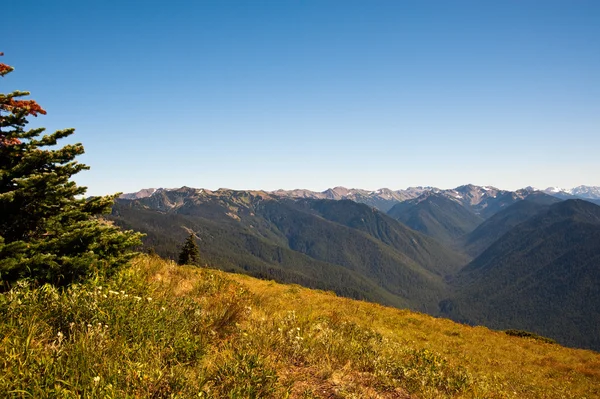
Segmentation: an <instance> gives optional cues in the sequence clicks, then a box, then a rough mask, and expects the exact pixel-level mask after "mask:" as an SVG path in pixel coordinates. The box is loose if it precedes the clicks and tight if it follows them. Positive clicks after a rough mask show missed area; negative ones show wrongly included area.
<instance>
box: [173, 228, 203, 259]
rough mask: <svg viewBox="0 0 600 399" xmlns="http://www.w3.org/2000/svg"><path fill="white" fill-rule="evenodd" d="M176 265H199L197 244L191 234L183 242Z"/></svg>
mask: <svg viewBox="0 0 600 399" xmlns="http://www.w3.org/2000/svg"><path fill="white" fill-rule="evenodd" d="M177 263H178V264H180V265H198V264H200V252H199V251H198V244H196V238H195V237H194V234H193V233H192V234H190V235H189V236H188V238H187V239H186V240H185V243H184V244H183V247H182V248H181V252H180V253H179V260H178V261H177Z"/></svg>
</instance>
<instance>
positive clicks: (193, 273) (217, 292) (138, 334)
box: [0, 256, 600, 398]
mask: <svg viewBox="0 0 600 399" xmlns="http://www.w3.org/2000/svg"><path fill="white" fill-rule="evenodd" d="M0 315H1V317H2V321H1V324H0V338H1V342H0V362H1V363H0V364H1V365H2V371H1V372H0V392H3V393H5V396H7V397H14V398H31V397H33V398H46V397H47V398H50V397H52V398H54V397H58V398H78V397H83V398H93V397H106V398H142V397H154V398H192V397H197V398H286V397H288V398H406V397H411V396H415V397H419V398H443V397H458V398H463V397H464V398H594V397H598V396H600V388H598V387H599V386H600V355H599V354H597V353H595V352H591V351H584V350H574V349H567V348H563V347H560V346H559V345H556V344H551V343H546V342H543V341H540V340H539V339H533V338H528V337H519V336H511V335H507V334H505V333H502V332H496V331H490V330H488V329H486V328H482V327H476V328H473V327H468V326H463V325H460V324H456V323H453V322H451V321H448V320H444V319H436V318H432V317H430V316H426V315H422V314H418V313H413V312H409V311H406V310H399V309H393V308H386V307H383V306H380V305H376V304H370V303H366V302H360V301H353V300H349V299H345V298H338V297H336V296H335V295H333V294H331V293H327V292H320V291H314V290H308V289H304V288H302V287H299V286H295V285H281V284H277V283H274V282H271V281H263V280H257V279H253V278H250V277H247V276H242V275H232V274H227V273H224V272H220V271H216V270H209V269H197V268H192V267H180V266H176V265H174V264H173V263H169V262H165V261H162V260H160V259H158V258H153V257H146V256H144V257H140V258H138V259H136V260H135V261H133V262H132V266H131V267H130V268H128V269H127V270H125V271H124V272H123V273H121V274H120V275H119V276H117V277H116V278H113V279H112V280H110V281H104V280H102V279H97V280H96V281H94V282H90V283H88V284H85V285H77V286H73V287H72V288H70V289H68V290H66V291H62V292H61V291H58V290H56V289H54V288H52V287H50V286H44V287H41V288H36V289H33V288H32V287H29V286H28V285H26V284H22V285H20V286H18V287H15V289H13V290H12V291H11V292H8V293H5V294H3V295H1V296H0Z"/></svg>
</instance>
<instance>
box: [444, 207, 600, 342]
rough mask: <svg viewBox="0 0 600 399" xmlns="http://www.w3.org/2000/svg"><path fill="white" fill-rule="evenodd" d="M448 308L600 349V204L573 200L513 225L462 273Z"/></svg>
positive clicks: (458, 315) (467, 318)
mask: <svg viewBox="0 0 600 399" xmlns="http://www.w3.org/2000/svg"><path fill="white" fill-rule="evenodd" d="M454 284H455V286H456V293H455V294H454V296H453V297H452V298H451V299H449V300H446V301H443V302H442V303H441V308H442V311H443V313H444V314H445V315H447V316H449V317H452V318H453V319H455V320H459V321H462V322H467V323H470V324H485V325H488V326H490V327H493V328H516V329H527V330H531V331H533V332H536V333H539V334H542V335H545V336H550V337H552V338H555V339H556V340H558V341H559V342H561V343H563V344H566V345H575V346H583V347H586V348H593V349H596V350H600V330H599V327H598V326H600V289H599V287H600V206H597V205H594V204H592V203H591V202H587V201H583V200H567V201H564V202H560V203H557V204H554V205H552V206H550V207H549V208H548V209H547V210H546V211H545V212H542V213H540V214H538V215H537V216H534V217H532V218H530V219H529V220H526V221H525V222H523V223H521V224H519V225H517V226H516V227H514V228H512V229H511V230H510V231H509V232H507V233H506V234H504V235H503V236H502V237H501V238H500V239H499V240H497V241H496V242H495V243H494V244H492V245H491V246H490V247H489V248H488V249H486V250H485V251H484V252H483V253H482V254H481V255H479V256H478V257H477V258H476V259H474V260H473V261H472V262H471V263H470V264H469V265H468V266H466V267H465V268H464V269H463V270H462V271H461V272H460V273H459V274H458V275H457V277H456V278H455V280H454Z"/></svg>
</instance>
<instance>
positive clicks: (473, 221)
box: [388, 194, 483, 244]
mask: <svg viewBox="0 0 600 399" xmlns="http://www.w3.org/2000/svg"><path fill="white" fill-rule="evenodd" d="M388 215H389V216H391V217H393V218H394V219H396V220H398V221H400V222H402V223H403V224H405V225H406V226H408V227H410V228H411V229H414V230H416V231H419V232H421V233H423V234H426V235H428V236H430V237H433V238H435V239H436V240H438V241H439V242H442V243H445V244H452V243H453V242H454V241H455V240H456V239H457V238H459V237H462V236H464V235H465V234H467V233H470V232H471V231H473V230H474V229H475V228H476V227H477V226H479V225H480V224H481V222H483V218H481V217H480V216H478V215H476V214H475V212H473V211H472V210H469V209H467V208H466V207H464V206H463V205H461V204H460V203H459V202H458V201H456V200H453V199H450V198H448V197H445V196H442V195H439V194H426V195H425V196H424V197H419V198H417V199H414V200H408V201H404V202H401V203H399V204H397V205H395V206H394V207H393V208H392V209H390V210H389V211H388Z"/></svg>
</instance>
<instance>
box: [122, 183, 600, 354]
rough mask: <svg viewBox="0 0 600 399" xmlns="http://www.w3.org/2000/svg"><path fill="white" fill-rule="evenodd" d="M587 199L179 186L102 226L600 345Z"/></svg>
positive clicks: (286, 275)
mask: <svg viewBox="0 0 600 399" xmlns="http://www.w3.org/2000/svg"><path fill="white" fill-rule="evenodd" d="M565 198H568V199H567V200H565ZM573 198H575V199H573ZM582 198H585V200H584V199H582ZM598 201H600V189H599V188H598V187H590V186H580V187H576V188H574V189H571V190H553V189H547V190H544V191H543V192H542V191H537V190H535V189H533V188H532V187H527V188H524V189H521V190H518V191H515V192H512V191H507V190H499V189H496V188H494V187H480V186H474V185H464V186H460V187H457V188H455V189H449V190H440V189H437V188H433V187H413V188H409V189H407V190H398V191H392V190H388V189H381V190H376V191H368V190H359V189H345V188H343V187H336V188H333V189H329V190H326V191H324V192H320V193H318V192H312V191H308V190H293V191H283V190H278V191H275V192H265V191H234V190H227V189H219V190H216V191H210V190H204V189H193V188H188V187H182V188H180V189H174V190H169V189H158V190H154V189H147V190H143V191H141V192H138V193H134V194H127V195H123V196H122V197H121V199H119V200H118V201H117V204H116V205H115V207H114V209H113V215H112V216H111V218H112V219H113V220H114V221H115V223H117V224H119V225H121V226H124V227H126V228H133V229H136V230H139V231H142V232H144V233H146V234H147V237H146V238H145V245H146V246H148V247H153V248H154V249H155V250H156V252H157V253H158V254H160V255H161V256H165V257H169V258H176V256H177V253H178V251H179V247H180V245H181V243H182V242H183V240H184V239H185V237H186V236H187V235H189V234H190V233H193V234H194V235H195V236H196V237H197V239H198V244H199V246H200V251H201V254H202V259H203V262H204V263H205V264H208V265H210V266H212V267H218V268H221V269H225V270H231V271H237V272H242V273H248V274H251V275H254V276H257V277H262V278H269V279H275V280H278V281H282V282H289V283H298V284H301V285H305V286H308V287H312V288H320V289H325V290H333V291H335V292H336V293H338V294H340V295H344V296H349V297H353V298H360V299H366V300H369V301H374V302H379V303H382V304H387V305H393V306H398V307H409V308H411V309H415V310H419V311H423V312H427V313H430V314H433V315H442V316H444V317H450V318H453V319H454V320H458V321H461V322H464V323H469V324H485V325H488V326H491V327H494V328H518V329H524V330H528V331H533V332H535V333H538V334H541V335H546V336H549V337H551V338H554V339H556V340H558V341H559V342H561V343H563V344H567V345H572V346H581V347H587V348H593V349H596V350H600V338H599V337H600V331H599V330H598V327H596V326H600V312H599V311H597V310H596V309H600V294H599V292H600V289H599V288H598V287H600V222H599V221H600V206H598V205H595V204H594V202H598ZM565 325H568V327H565Z"/></svg>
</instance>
